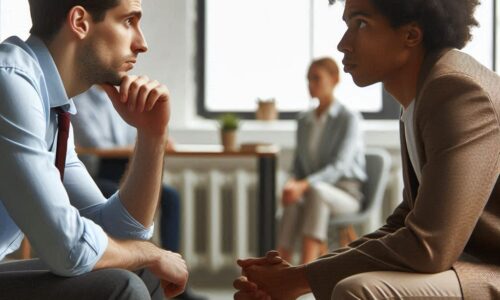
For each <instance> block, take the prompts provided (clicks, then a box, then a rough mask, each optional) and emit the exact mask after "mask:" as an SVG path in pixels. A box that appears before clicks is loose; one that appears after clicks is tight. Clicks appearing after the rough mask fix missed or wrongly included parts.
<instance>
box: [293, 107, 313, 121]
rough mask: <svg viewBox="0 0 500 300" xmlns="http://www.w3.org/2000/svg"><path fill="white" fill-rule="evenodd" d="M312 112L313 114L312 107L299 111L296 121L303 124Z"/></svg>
mask: <svg viewBox="0 0 500 300" xmlns="http://www.w3.org/2000/svg"><path fill="white" fill-rule="evenodd" d="M313 114H314V109H309V110H305V111H302V112H299V114H298V116H297V122H298V123H299V124H303V123H305V122H307V121H308V120H309V119H310V118H311V117H312V115H313Z"/></svg>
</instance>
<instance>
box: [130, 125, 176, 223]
mask: <svg viewBox="0 0 500 300" xmlns="http://www.w3.org/2000/svg"><path fill="white" fill-rule="evenodd" d="M166 140H167V139H166V136H165V135H162V136H160V137H151V136H147V135H143V134H141V132H140V131H139V132H138V136H137V144H136V148H135V152H134V155H133V157H132V159H131V162H130V164H129V168H128V171H127V174H126V176H125V179H124V181H123V184H122V186H121V188H120V198H121V200H122V202H123V205H124V206H125V208H126V209H127V210H128V212H129V213H130V214H131V215H132V216H133V217H134V218H135V219H136V220H137V221H138V222H140V223H141V224H143V225H144V226H146V227H148V226H150V225H151V224H152V222H153V217H154V214H155V211H156V208H157V205H158V199H159V195H160V188H161V181H162V172H163V156H164V151H165V145H166Z"/></svg>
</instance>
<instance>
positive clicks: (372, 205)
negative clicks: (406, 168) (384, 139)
mask: <svg viewBox="0 0 500 300" xmlns="http://www.w3.org/2000/svg"><path fill="white" fill-rule="evenodd" d="M365 155H366V172H367V175H368V178H367V181H366V182H365V183H364V184H363V194H364V195H365V198H364V203H363V207H362V208H361V210H360V211H359V212H357V213H355V214H349V215H343V216H338V217H335V218H331V220H330V230H329V232H330V235H332V233H333V232H334V230H332V229H336V228H337V229H339V245H340V246H341V247H344V246H346V245H347V244H349V243H350V242H352V241H354V240H355V239H356V238H357V235H356V232H355V231H354V227H353V225H358V224H364V225H366V224H367V223H370V225H371V224H374V223H375V218H377V217H378V216H379V215H380V210H381V207H382V201H383V199H384V192H385V188H386V185H387V181H388V178H389V169H390V165H391V157H390V155H389V153H388V152H387V151H386V150H384V149H382V148H368V149H367V150H366V154H365ZM371 227H373V226H371ZM372 229H373V228H370V230H372ZM329 240H330V241H332V240H333V239H331V238H330V239H329Z"/></svg>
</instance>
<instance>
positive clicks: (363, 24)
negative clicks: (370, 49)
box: [358, 20, 366, 28]
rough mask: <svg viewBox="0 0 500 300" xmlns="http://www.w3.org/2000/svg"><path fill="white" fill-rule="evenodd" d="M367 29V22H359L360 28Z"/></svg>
mask: <svg viewBox="0 0 500 300" xmlns="http://www.w3.org/2000/svg"><path fill="white" fill-rule="evenodd" d="M365 27H366V22H365V21H361V20H359V21H358V28H365Z"/></svg>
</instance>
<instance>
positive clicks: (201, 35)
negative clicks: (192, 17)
mask: <svg viewBox="0 0 500 300" xmlns="http://www.w3.org/2000/svg"><path fill="white" fill-rule="evenodd" d="M205 1H206V0H197V1H196V6H197V7H196V12H197V25H196V70H197V72H196V81H197V87H198V88H197V92H196V111H197V114H198V115H199V116H202V117H204V118H208V119H215V118H217V117H218V116H220V115H221V114H224V113H232V114H235V115H237V116H238V117H240V118H241V119H245V120H255V112H248V111H213V110H208V109H207V107H206V105H205V100H206V99H205V41H206V40H205V37H206V35H205V29H206V27H205V25H206V23H205V21H206V9H205ZM492 11H493V24H494V26H493V59H492V69H493V71H496V66H497V57H496V56H497V55H496V54H497V26H495V24H497V21H496V16H497V1H496V0H494V1H493V10H492ZM400 112H401V106H400V105H399V104H398V103H397V102H396V100H394V98H393V97H392V96H391V95H389V94H388V93H387V91H385V89H383V88H382V110H381V111H379V112H375V113H372V112H362V115H363V118H364V119H365V120H397V119H398V118H399V116H400ZM298 113H300V111H296V112H281V111H280V112H279V120H293V119H296V117H297V114H298Z"/></svg>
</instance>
